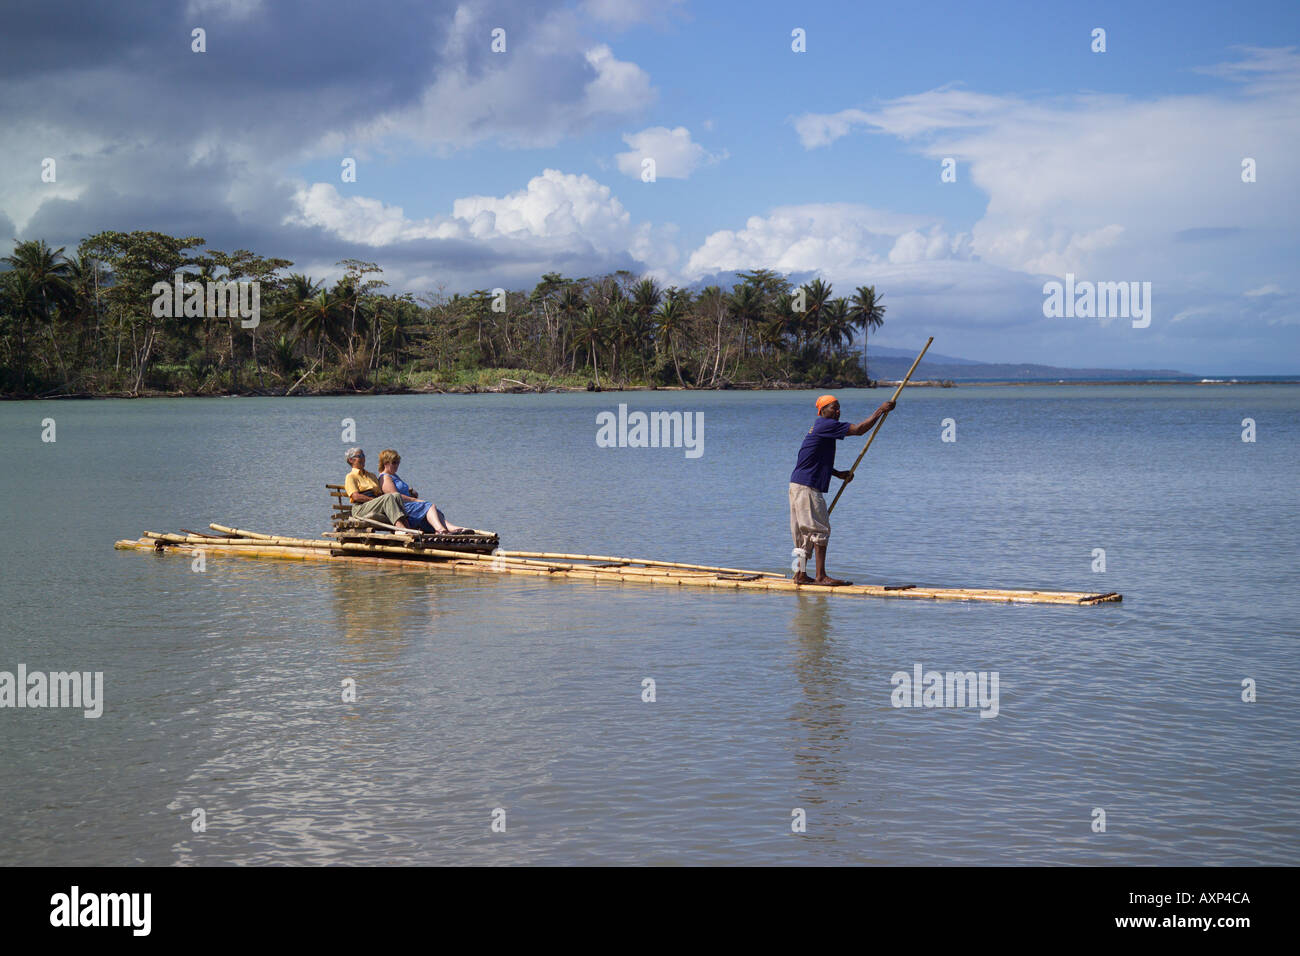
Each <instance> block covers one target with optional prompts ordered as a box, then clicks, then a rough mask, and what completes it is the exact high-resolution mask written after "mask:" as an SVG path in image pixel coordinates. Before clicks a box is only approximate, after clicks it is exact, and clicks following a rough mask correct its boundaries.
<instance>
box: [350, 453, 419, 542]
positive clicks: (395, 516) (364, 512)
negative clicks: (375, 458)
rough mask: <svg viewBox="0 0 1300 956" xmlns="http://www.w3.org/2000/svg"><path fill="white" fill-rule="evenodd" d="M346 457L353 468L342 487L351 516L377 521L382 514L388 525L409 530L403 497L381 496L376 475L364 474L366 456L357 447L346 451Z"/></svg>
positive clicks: (365, 472) (381, 490)
mask: <svg viewBox="0 0 1300 956" xmlns="http://www.w3.org/2000/svg"><path fill="white" fill-rule="evenodd" d="M345 457H346V458H347V462H348V464H349V465H351V466H352V470H351V471H350V472H348V476H347V477H346V478H345V479H343V488H344V490H345V491H346V492H347V494H348V499H349V500H350V501H351V502H352V517H354V518H375V519H378V518H379V516H380V515H382V516H383V518H384V520H386V521H387V522H388V523H389V524H393V525H397V527H399V528H402V529H404V530H406V531H410V530H411V524H410V522H409V521H407V520H406V512H405V511H403V510H402V496H401V495H398V494H385V493H384V489H383V488H381V487H380V485H379V478H378V476H377V475H373V474H371V473H370V472H368V471H366V453H365V452H364V451H362V450H361V449H360V448H349V449H348V450H347V452H346V453H345Z"/></svg>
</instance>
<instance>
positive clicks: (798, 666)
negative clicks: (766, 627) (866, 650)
mask: <svg viewBox="0 0 1300 956" xmlns="http://www.w3.org/2000/svg"><path fill="white" fill-rule="evenodd" d="M795 600H796V602H797V604H796V609H795V612H794V616H793V617H792V618H791V619H790V630H791V631H792V632H793V633H794V635H795V638H796V641H797V644H796V653H795V678H796V679H797V680H798V681H799V686H800V687H801V688H802V690H803V696H802V697H800V698H798V699H797V700H796V701H795V703H794V707H793V709H792V712H791V715H790V718H791V720H793V721H794V722H795V723H796V724H797V725H798V727H799V729H800V732H801V738H800V743H799V744H798V746H797V748H796V750H795V754H794V758H795V763H796V765H797V766H798V768H799V776H800V777H801V778H802V779H804V780H806V781H807V782H808V784H809V787H808V795H807V797H806V798H805V800H806V801H807V802H808V803H812V804H822V803H824V802H825V801H826V798H827V797H828V796H831V794H829V793H827V792H826V791H825V790H824V789H823V788H833V787H837V786H839V785H840V784H841V783H843V782H844V779H845V776H846V774H847V767H846V762H845V760H844V754H843V752H844V748H845V746H846V745H847V744H848V742H849V730H850V727H849V720H848V717H847V714H846V701H847V698H848V694H849V687H848V683H847V680H846V678H845V675H844V673H843V670H844V668H843V663H844V661H843V658H842V657H841V656H840V655H839V654H838V653H837V651H836V646H835V641H834V637H833V634H832V626H831V609H830V604H831V601H832V600H834V599H833V598H830V597H827V596H825V595H811V594H800V595H798V596H797V597H796V599H795Z"/></svg>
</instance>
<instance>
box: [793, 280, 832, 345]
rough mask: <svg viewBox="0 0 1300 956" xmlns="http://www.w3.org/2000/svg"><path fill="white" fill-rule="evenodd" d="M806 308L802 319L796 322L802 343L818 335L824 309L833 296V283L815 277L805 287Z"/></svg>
mask: <svg viewBox="0 0 1300 956" xmlns="http://www.w3.org/2000/svg"><path fill="white" fill-rule="evenodd" d="M802 288H803V290H804V310H803V316H802V318H801V321H798V322H796V323H795V329H796V334H797V336H798V338H799V341H800V343H803V342H805V341H807V340H808V339H809V338H816V337H817V328H818V326H819V325H821V322H822V310H823V309H825V308H826V303H827V302H829V301H830V298H831V284H830V283H829V282H824V281H822V279H821V278H820V277H818V278H816V279H813V280H812V282H809V283H807V284H806V285H804V286H803V287H802Z"/></svg>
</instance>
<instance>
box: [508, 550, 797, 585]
mask: <svg viewBox="0 0 1300 956" xmlns="http://www.w3.org/2000/svg"><path fill="white" fill-rule="evenodd" d="M498 553H499V554H504V555H506V556H507V557H511V556H514V557H520V558H564V559H567V560H573V561H620V562H622V563H624V564H642V565H645V566H646V567H651V568H686V569H688V570H691V571H717V572H720V573H722V574H757V575H760V576H761V577H770V578H784V577H785V575H783V574H776V573H775V572H773V571H750V570H748V569H745V568H720V567H716V566H714V565H711V564H682V563H680V562H677V561H648V560H645V559H644V558H616V557H611V556H610V555H607V554H566V553H564V552H557V551H500V552H498Z"/></svg>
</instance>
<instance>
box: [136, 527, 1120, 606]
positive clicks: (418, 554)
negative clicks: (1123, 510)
mask: <svg viewBox="0 0 1300 956" xmlns="http://www.w3.org/2000/svg"><path fill="white" fill-rule="evenodd" d="M210 527H212V528H213V529H215V530H217V531H220V532H222V533H223V534H225V535H230V537H221V538H214V537H207V536H204V535H202V534H198V533H187V534H163V533H158V532H153V531H147V532H145V533H144V536H143V537H141V538H139V539H138V540H134V541H132V540H123V541H118V542H117V543H116V547H117V548H119V549H133V550H140V551H155V550H162V549H163V548H164V547H171V548H175V549H178V550H186V551H191V552H192V551H198V550H202V551H205V552H209V553H212V554H228V555H237V556H240V557H268V558H286V559H296V560H321V561H350V562H361V563H370V564H374V565H376V566H385V567H394V566H396V567H411V568H423V569H425V570H427V571H434V572H442V573H471V574H485V573H496V574H527V575H533V576H543V577H562V578H572V579H575V580H590V581H593V582H597V583H598V582H601V581H614V582H629V583H644V584H668V585H675V586H678V587H687V586H689V587H712V588H732V589H736V590H761V591H785V592H789V591H813V592H815V593H822V594H835V595H844V596H849V595H857V596H871V597H895V598H909V599H932V600H958V601H985V602H1002V603H1032V604H1071V605H1094V604H1104V603H1111V602H1118V601H1121V600H1122V597H1121V595H1119V594H1117V593H1115V592H1108V593H1104V594H1097V593H1088V592H1080V591H1037V590H1013V589H999V588H930V587H917V586H913V585H905V586H884V585H851V586H847V587H835V588H828V587H818V586H815V585H799V584H795V583H794V581H792V580H790V579H788V578H784V577H781V576H779V575H776V574H772V573H771V572H757V571H741V570H739V569H732V568H716V567H711V566H708V565H684V564H677V563H674V562H668V561H654V562H651V561H644V562H642V561H637V559H630V558H623V559H610V560H612V561H613V563H612V564H608V563H607V564H603V565H602V564H581V563H575V562H577V561H592V560H597V559H599V558H601V557H603V556H601V555H581V556H578V555H573V556H563V557H562V556H560V555H558V554H556V553H555V552H501V551H498V552H497V553H496V554H494V555H486V554H477V553H473V552H460V551H444V550H441V549H435V548H425V549H417V548H412V547H404V546H397V545H382V544H371V543H363V542H336V541H326V540H320V539H309V538H293V537H287V536H277V535H268V534H261V533H259V532H254V531H244V530H240V529H235V528H226V527H224V526H222V525H211V526H210ZM521 555H547V556H548V557H550V558H551V560H539V559H536V558H533V557H522V556H521ZM430 558H433V559H435V560H429V559H430Z"/></svg>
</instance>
